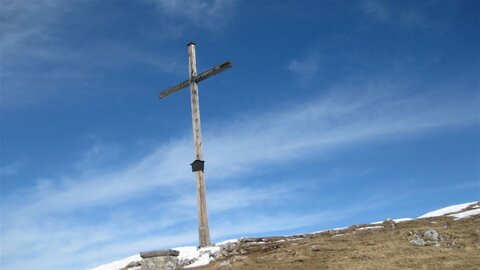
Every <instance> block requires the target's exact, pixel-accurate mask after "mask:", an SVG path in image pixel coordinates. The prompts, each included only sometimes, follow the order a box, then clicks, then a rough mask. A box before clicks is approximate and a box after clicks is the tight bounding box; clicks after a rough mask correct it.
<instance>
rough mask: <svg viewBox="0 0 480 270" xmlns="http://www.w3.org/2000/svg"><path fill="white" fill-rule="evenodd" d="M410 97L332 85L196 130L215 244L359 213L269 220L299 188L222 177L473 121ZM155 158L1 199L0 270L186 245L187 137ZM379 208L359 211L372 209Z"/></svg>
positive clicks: (190, 217)
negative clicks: (327, 89) (218, 240)
mask: <svg viewBox="0 0 480 270" xmlns="http://www.w3.org/2000/svg"><path fill="white" fill-rule="evenodd" d="M409 87H411V85H406V84H404V85H401V84H396V85H395V86H394V87H392V86H391V85H390V84H388V83H387V82H379V83H376V84H368V85H365V84H363V85H362V84H359V83H352V84H344V85H339V86H337V87H335V88H333V89H332V91H331V94H328V95H324V96H322V97H318V98H316V99H312V100H309V101H305V102H303V103H301V104H298V105H295V106H290V107H287V106H284V107H281V108H277V109H275V110H272V111H266V112H263V114H261V115H258V114H255V115H254V114H252V115H250V116H243V117H241V118H237V119H234V120H233V121H232V120H231V119H229V121H228V123H221V122H219V123H217V124H216V125H213V127H212V128H210V130H206V133H205V135H204V139H205V159H206V160H207V168H206V175H207V182H208V185H207V186H208V188H209V190H211V192H210V193H209V197H208V199H209V205H210V211H211V220H212V230H213V235H214V237H217V238H221V237H228V236H229V235H231V234H232V233H235V234H249V233H260V232H274V231H281V230H288V229H291V228H301V227H304V226H310V225H316V224H320V223H321V222H322V220H324V219H322V217H327V218H328V219H329V220H332V219H335V218H337V219H340V218H342V217H343V216H344V215H347V214H352V213H354V212H355V211H356V212H357V213H358V212H361V211H365V209H368V207H367V206H366V205H357V208H355V209H356V210H355V211H354V212H351V211H353V210H351V208H352V207H348V209H343V210H342V209H335V212H330V211H329V212H322V211H318V209H314V208H313V209H310V210H309V211H310V212H309V211H306V212H299V211H298V210H285V211H282V213H277V212H271V211H269V210H268V209H270V208H269V207H268V205H269V204H275V203H277V202H278V200H279V198H282V200H284V199H285V198H288V196H290V197H291V198H302V196H303V195H302V194H304V193H305V190H304V189H302V188H301V187H300V188H293V189H289V190H287V189H285V188H284V187H282V186H281V185H271V184H269V183H270V182H265V183H263V184H260V185H259V186H252V185H249V186H248V187H240V184H237V185H235V184H233V183H231V181H232V179H237V180H236V181H239V183H241V182H242V181H249V180H252V179H254V178H256V177H258V175H259V174H260V172H261V171H262V168H265V167H267V165H268V168H270V169H272V170H275V169H278V168H280V167H281V166H282V165H283V164H285V163H286V162H292V161H298V160H304V159H311V158H312V157H316V156H327V155H328V154H331V153H332V152H335V151H337V150H338V149H339V148H346V147H348V146H350V145H359V144H369V143H375V142H378V141H388V142H391V141H396V140H405V139H408V138H414V137H415V136H419V135H420V136H421V135H422V134H425V133H428V134H430V133H432V132H441V131H445V130H450V129H453V128H461V127H464V126H471V125H478V123H479V122H480V119H479V115H480V114H479V108H478V101H477V99H475V98H472V97H469V96H467V95H464V96H444V95H441V94H439V93H442V92H441V91H435V92H428V93H430V94H417V95H415V96H406V95H403V94H402V93H403V92H405V91H406V90H405V88H409ZM423 87H427V86H423ZM430 87H432V86H430ZM433 87H435V86H433ZM392 89H393V90H392ZM154 148H155V150H154V151H152V152H150V153H149V154H147V155H145V156H143V157H142V158H140V159H138V160H135V161H133V162H131V163H129V164H126V165H125V166H123V167H121V168H110V169H108V170H106V171H99V170H97V171H95V172H94V173H86V174H80V175H81V176H75V177H72V178H66V177H59V178H58V179H52V180H43V181H42V182H39V184H38V185H37V186H36V187H35V188H31V189H27V190H24V191H22V192H20V191H17V192H16V193H15V194H10V195H8V196H6V197H5V198H3V199H2V230H1V233H2V244H1V249H2V252H1V254H2V264H3V265H2V267H3V268H5V269H12V268H28V267H33V266H37V267H44V268H50V269H52V268H62V267H63V268H64V267H65V265H71V266H72V267H71V268H79V267H83V266H85V264H83V265H81V262H86V261H90V262H92V265H93V263H98V262H100V260H105V259H106V258H112V257H114V256H124V255H129V253H136V252H138V251H140V250H142V249H149V248H155V247H168V246H170V247H171V246H173V245H180V244H185V243H191V242H193V241H195V239H196V232H195V224H196V222H195V219H196V212H195V199H194V196H195V195H194V193H193V192H194V186H193V185H194V182H193V181H192V175H191V172H190V171H189V168H188V167H187V166H185V165H184V164H185V163H186V162H187V161H189V160H190V159H191V156H192V153H191V138H190V133H189V132H186V134H185V136H183V137H182V138H180V139H178V140H176V141H172V142H170V143H167V144H163V145H159V146H157V147H154ZM92 151H93V153H95V151H96V150H95V149H93V150H92ZM90 158H91V156H90V155H87V156H86V160H89V159H90ZM80 163H81V162H80ZM84 164H88V162H86V163H84ZM280 180H281V179H280ZM298 183H299V185H300V184H301V180H299V181H298ZM287 194H288V196H287ZM240 198H241V199H240ZM381 201H382V200H378V202H377V201H376V202H374V203H372V202H368V205H370V206H371V205H373V207H380V206H381V205H382V202H381ZM366 203H367V202H366ZM383 203H385V202H383ZM145 205H150V206H149V207H147V208H146V207H145ZM258 205H264V207H265V208H264V209H263V210H262V208H258V207H256V206H258ZM244 209H250V210H255V211H254V212H255V214H253V215H252V214H251V213H252V212H251V211H243V210H244ZM347 210H348V211H347ZM292 211H293V212H292ZM225 213H228V215H225ZM293 217H294V218H293ZM292 219H295V220H296V222H295V223H294V224H292V222H291V220H292ZM252 220H255V222H251V221H252ZM192 227H194V228H192ZM127 247H128V248H127ZM18 250H23V251H24V253H23V254H30V255H31V256H29V258H31V260H30V261H28V262H26V261H25V259H24V258H25V257H24V256H23V255H22V258H20V257H18V256H16V255H15V254H17V253H16V251H18ZM92 250H95V253H96V255H95V256H94V257H93V259H92V257H90V256H93V255H94V254H92V253H93V252H92ZM102 252H104V253H102ZM59 258H60V259H59ZM86 258H89V260H87V259H86ZM95 258H96V260H97V261H95V262H94V261H93V260H95ZM55 264H58V265H55Z"/></svg>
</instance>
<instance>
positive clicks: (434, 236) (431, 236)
mask: <svg viewBox="0 0 480 270" xmlns="http://www.w3.org/2000/svg"><path fill="white" fill-rule="evenodd" d="M423 239H425V240H426V241H430V242H438V232H437V231H435V230H433V229H428V230H427V231H426V232H425V233H424V234H423Z"/></svg>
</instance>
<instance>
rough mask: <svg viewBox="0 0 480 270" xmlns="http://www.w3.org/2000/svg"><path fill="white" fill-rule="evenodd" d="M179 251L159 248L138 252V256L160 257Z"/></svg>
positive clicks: (175, 254)
mask: <svg viewBox="0 0 480 270" xmlns="http://www.w3.org/2000/svg"><path fill="white" fill-rule="evenodd" d="M179 254H180V251H178V250H173V249H160V250H152V251H145V252H140V257H142V258H152V257H161V256H175V257H176V256H178V255H179Z"/></svg>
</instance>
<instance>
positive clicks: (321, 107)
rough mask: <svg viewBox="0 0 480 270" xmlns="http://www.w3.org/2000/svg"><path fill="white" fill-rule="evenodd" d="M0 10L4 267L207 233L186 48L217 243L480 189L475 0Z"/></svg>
mask: <svg viewBox="0 0 480 270" xmlns="http://www.w3.org/2000/svg"><path fill="white" fill-rule="evenodd" d="M0 4H1V8H0V16H1V51H0V53H1V54H0V56H1V58H0V64H1V74H0V76H1V93H0V107H1V109H0V113H1V114H0V120H1V126H0V127H1V145H0V146H1V155H0V158H1V159H0V177H1V185H0V187H1V190H0V195H1V238H0V240H1V268H2V269H82V268H86V267H93V266H96V265H99V264H102V263H106V262H110V261H113V260H115V259H119V258H123V257H126V256H129V255H133V254H136V253H138V252H140V251H145V250H151V249H156V248H168V247H175V246H180V245H196V244H197V243H198V240H197V219H196V215H197V212H196V198H195V180H194V179H195V178H194V175H193V174H192V173H191V171H190V167H189V165H188V164H189V163H190V162H192V161H193V142H192V138H191V136H192V135H191V118H190V117H191V112H190V104H189V93H188V91H187V90H183V91H181V92H178V93H176V94H175V95H172V96H169V97H168V98H166V99H163V100H159V99H158V97H157V96H158V93H159V92H160V91H162V90H164V89H166V88H168V87H170V86H172V85H174V84H176V83H179V82H181V81H183V80H185V79H187V76H188V66H187V63H188V61H187V47H186V44H187V43H188V42H190V41H195V43H196V44H197V59H198V70H199V71H204V70H206V69H208V68H211V67H213V66H215V65H218V64H220V63H223V62H224V61H226V60H231V61H232V62H233V66H234V67H233V68H232V69H230V70H228V71H226V72H224V73H221V74H220V75H218V76H215V77H213V78H211V79H208V80H206V81H203V82H201V83H200V85H199V88H200V104H201V116H202V129H203V140H204V158H205V160H206V163H205V164H206V170H205V173H206V182H207V199H208V207H209V214H210V216H209V221H210V229H211V235H212V240H213V241H221V240H225V239H229V238H236V237H242V236H256V235H279V234H294V233H302V232H309V231H317V230H322V229H328V228H333V227H340V226H348V225H351V224H355V223H367V222H373V221H377V220H382V219H384V218H386V217H394V218H400V217H415V216H418V215H421V214H423V213H424V212H427V211H429V210H433V209H437V208H440V207H443V206H447V205H451V204H457V203H463V202H468V201H474V200H479V199H480V182H479V181H480V169H479V168H480V166H479V164H480V90H479V79H478V78H479V77H480V53H479V48H480V46H479V45H480V42H479V37H480V33H479V29H480V24H479V17H478V13H479V11H480V7H479V2H478V1H421V3H419V2H418V1H301V2H300V1H273V0H272V1H248V0H244V1H241V0H233V1H172V0H143V1H80V0H78V1H60V0H51V1H33V0H31V1H28V0H24V1H9V0H1V1H0ZM19 251H21V252H19ZM26 258H28V259H26Z"/></svg>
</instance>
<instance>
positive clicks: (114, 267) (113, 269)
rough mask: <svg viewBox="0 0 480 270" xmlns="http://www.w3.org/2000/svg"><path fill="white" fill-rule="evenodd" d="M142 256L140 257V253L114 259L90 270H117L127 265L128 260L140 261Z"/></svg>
mask: <svg viewBox="0 0 480 270" xmlns="http://www.w3.org/2000/svg"><path fill="white" fill-rule="evenodd" d="M141 260H142V258H141V257H140V254H137V255H133V256H130V257H127V258H124V259H121V260H118V261H114V262H111V263H108V264H104V265H100V266H97V267H95V268H91V269H90V270H118V269H120V268H123V267H125V266H127V264H129V263H130V262H133V261H141Z"/></svg>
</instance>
